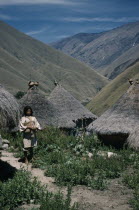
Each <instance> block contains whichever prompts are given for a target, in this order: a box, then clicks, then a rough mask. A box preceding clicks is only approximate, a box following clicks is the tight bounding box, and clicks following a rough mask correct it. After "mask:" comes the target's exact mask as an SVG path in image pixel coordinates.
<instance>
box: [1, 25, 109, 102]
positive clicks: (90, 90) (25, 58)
mask: <svg viewBox="0 0 139 210" xmlns="http://www.w3.org/2000/svg"><path fill="white" fill-rule="evenodd" d="M0 75H1V76H0V83H1V84H2V85H4V86H5V87H6V88H7V89H8V90H9V91H10V92H12V93H16V92H17V91H19V90H20V91H26V90H27V83H28V81H29V80H30V79H32V80H37V81H39V82H40V89H41V91H42V92H45V93H46V94H47V95H49V93H50V92H51V91H52V90H53V88H54V80H55V79H56V80H57V81H58V82H60V83H61V84H62V85H63V86H64V87H65V88H66V89H67V90H68V91H70V92H71V93H72V94H73V95H74V96H75V97H76V98H77V99H79V100H81V101H86V100H87V99H88V100H89V99H90V98H91V97H93V96H94V95H96V93H97V92H98V91H99V90H100V89H101V88H102V87H104V86H105V85H106V84H107V83H108V80H107V79H106V78H105V77H103V76H101V75H100V74H98V73H97V72H95V71H94V70H93V69H92V68H90V67H88V66H86V65H85V64H83V63H81V62H80V61H78V60H76V59H74V58H72V57H70V56H68V55H65V54H64V53H62V52H59V51H58V50H55V49H53V48H52V47H50V46H48V45H46V44H44V43H42V42H40V41H37V40H35V39H33V38H31V37H29V36H27V35H25V34H24V33H22V32H19V31H18V30H16V29H14V28H13V27H11V26H9V25H8V24H6V23H4V22H2V21H0Z"/></svg>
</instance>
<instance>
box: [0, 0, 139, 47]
mask: <svg viewBox="0 0 139 210" xmlns="http://www.w3.org/2000/svg"><path fill="white" fill-rule="evenodd" d="M138 11H139V0H0V20H2V21H4V22H6V23H8V24H9V25H11V26H13V27H15V28H16V29H18V30H20V31H22V32H24V33H26V34H27V35H29V36H32V37H34V38H36V39H38V40H40V41H42V42H44V43H51V42H55V41H59V40H61V39H63V38H66V37H68V36H72V35H74V34H77V33H99V32H102V31H107V30H111V29H113V28H116V27H118V26H121V25H123V24H126V23H128V22H134V21H139V12H138Z"/></svg>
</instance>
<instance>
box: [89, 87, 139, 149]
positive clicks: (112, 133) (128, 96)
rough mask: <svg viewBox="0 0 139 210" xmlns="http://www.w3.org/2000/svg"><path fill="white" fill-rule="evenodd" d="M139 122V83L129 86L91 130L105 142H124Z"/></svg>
mask: <svg viewBox="0 0 139 210" xmlns="http://www.w3.org/2000/svg"><path fill="white" fill-rule="evenodd" d="M138 124H139V84H137V83H135V84H133V85H131V86H130V87H129V89H128V90H127V92H126V93H125V94H124V95H123V96H122V97H121V98H120V99H119V100H118V102H117V103H116V104H115V105H114V106H113V107H112V108H110V109H108V110H107V111H106V112H105V113H104V114H102V115H101V116H100V117H99V118H98V119H97V120H96V121H95V122H94V123H93V124H90V125H89V126H88V130H89V131H93V132H96V133H97V134H98V136H99V138H100V139H102V140H103V141H104V142H105V143H112V144H114V145H120V144H123V143H124V142H125V141H126V140H127V138H128V136H129V134H130V133H132V131H133V130H134V128H135V127H136V126H137V125H138Z"/></svg>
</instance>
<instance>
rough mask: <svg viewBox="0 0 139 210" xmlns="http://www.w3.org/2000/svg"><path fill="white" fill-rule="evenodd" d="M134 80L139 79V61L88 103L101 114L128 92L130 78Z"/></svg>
mask: <svg viewBox="0 0 139 210" xmlns="http://www.w3.org/2000/svg"><path fill="white" fill-rule="evenodd" d="M130 78H132V79H133V80H134V82H135V81H136V79H139V61H137V62H136V63H135V64H134V65H132V66H130V67H129V68H128V69H126V71H124V72H123V73H121V74H120V75H119V76H117V77H116V78H115V79H114V80H112V81H111V82H110V83H109V84H108V85H106V86H105V87H104V88H103V89H102V90H101V91H100V92H99V93H98V94H97V95H96V96H95V97H94V98H93V99H92V100H91V101H90V102H89V104H88V105H87V108H89V109H90V110H91V111H92V112H93V113H95V114H96V115H101V114H102V113H103V112H105V111H106V110H107V109H108V108H109V107H111V106H112V105H113V104H115V103H116V102H117V100H118V99H119V98H120V97H121V96H122V95H123V94H124V93H125V92H126V90H127V89H128V87H129V86H130V84H129V82H128V79H130Z"/></svg>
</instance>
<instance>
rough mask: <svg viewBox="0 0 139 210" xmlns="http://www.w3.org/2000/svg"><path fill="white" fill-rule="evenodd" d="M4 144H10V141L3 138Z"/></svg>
mask: <svg viewBox="0 0 139 210" xmlns="http://www.w3.org/2000/svg"><path fill="white" fill-rule="evenodd" d="M2 144H10V142H9V141H8V140H7V139H2Z"/></svg>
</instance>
